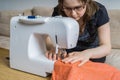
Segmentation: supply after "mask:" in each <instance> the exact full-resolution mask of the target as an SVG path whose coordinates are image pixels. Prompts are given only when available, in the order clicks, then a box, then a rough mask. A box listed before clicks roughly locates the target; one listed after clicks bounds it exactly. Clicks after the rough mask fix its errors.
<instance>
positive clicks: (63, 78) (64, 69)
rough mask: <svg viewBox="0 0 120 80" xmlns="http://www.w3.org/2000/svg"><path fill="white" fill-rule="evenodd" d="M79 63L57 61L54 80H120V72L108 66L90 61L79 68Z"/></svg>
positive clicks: (53, 73) (53, 75)
mask: <svg viewBox="0 0 120 80" xmlns="http://www.w3.org/2000/svg"><path fill="white" fill-rule="evenodd" d="M79 63H80V62H76V63H74V64H70V63H63V62H62V61H60V60H58V61H56V62H55V64H54V70H53V72H52V80H120V71H119V70H117V69H116V68H114V67H112V66H110V65H108V64H105V63H97V62H91V61H88V62H87V63H85V64H84V65H82V66H80V67H79V66H78V64H79Z"/></svg>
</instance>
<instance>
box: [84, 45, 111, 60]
mask: <svg viewBox="0 0 120 80" xmlns="http://www.w3.org/2000/svg"><path fill="white" fill-rule="evenodd" d="M110 51H111V45H101V46H99V47H96V48H92V49H87V50H84V51H82V52H83V53H87V54H90V55H91V58H101V57H104V56H106V55H108V54H109V53H110Z"/></svg>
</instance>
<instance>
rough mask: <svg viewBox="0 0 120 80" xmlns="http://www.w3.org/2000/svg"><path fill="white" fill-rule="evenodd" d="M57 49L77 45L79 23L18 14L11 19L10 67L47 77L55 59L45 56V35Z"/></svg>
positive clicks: (64, 18)
mask: <svg viewBox="0 0 120 80" xmlns="http://www.w3.org/2000/svg"><path fill="white" fill-rule="evenodd" d="M46 35H47V36H49V37H50V38H51V41H52V42H53V45H54V46H55V47H56V48H61V49H70V48H73V47H75V46H76V43H77V40H78V35H79V24H78V23H77V22H76V21H75V20H74V19H72V18H67V17H40V16H39V17H36V16H16V17H13V18H12V19H11V22H10V67H11V68H14V69H18V70H21V71H25V72H29V73H32V74H37V75H40V76H43V77H46V76H47V75H48V73H52V70H53V68H54V61H52V60H49V59H48V58H47V57H46V56H45V52H46V43H45V36H46Z"/></svg>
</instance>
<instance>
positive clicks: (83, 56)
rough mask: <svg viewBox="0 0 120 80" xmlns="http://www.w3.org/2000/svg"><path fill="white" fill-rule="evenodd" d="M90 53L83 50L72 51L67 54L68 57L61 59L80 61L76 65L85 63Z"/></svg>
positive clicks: (69, 61) (72, 61) (67, 61)
mask: <svg viewBox="0 0 120 80" xmlns="http://www.w3.org/2000/svg"><path fill="white" fill-rule="evenodd" d="M91 56H92V54H90V53H84V52H72V53H69V54H68V57H67V58H65V59H63V60H62V61H63V62H65V63H75V62H78V61H80V62H81V63H80V64H79V65H78V66H81V65H83V64H85V63H86V62H87V61H89V59H90V58H91Z"/></svg>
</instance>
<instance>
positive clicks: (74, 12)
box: [71, 10, 77, 18]
mask: <svg viewBox="0 0 120 80" xmlns="http://www.w3.org/2000/svg"><path fill="white" fill-rule="evenodd" d="M76 15H77V13H76V11H75V10H72V11H71V16H72V17H73V18H74V17H75V16H76Z"/></svg>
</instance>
